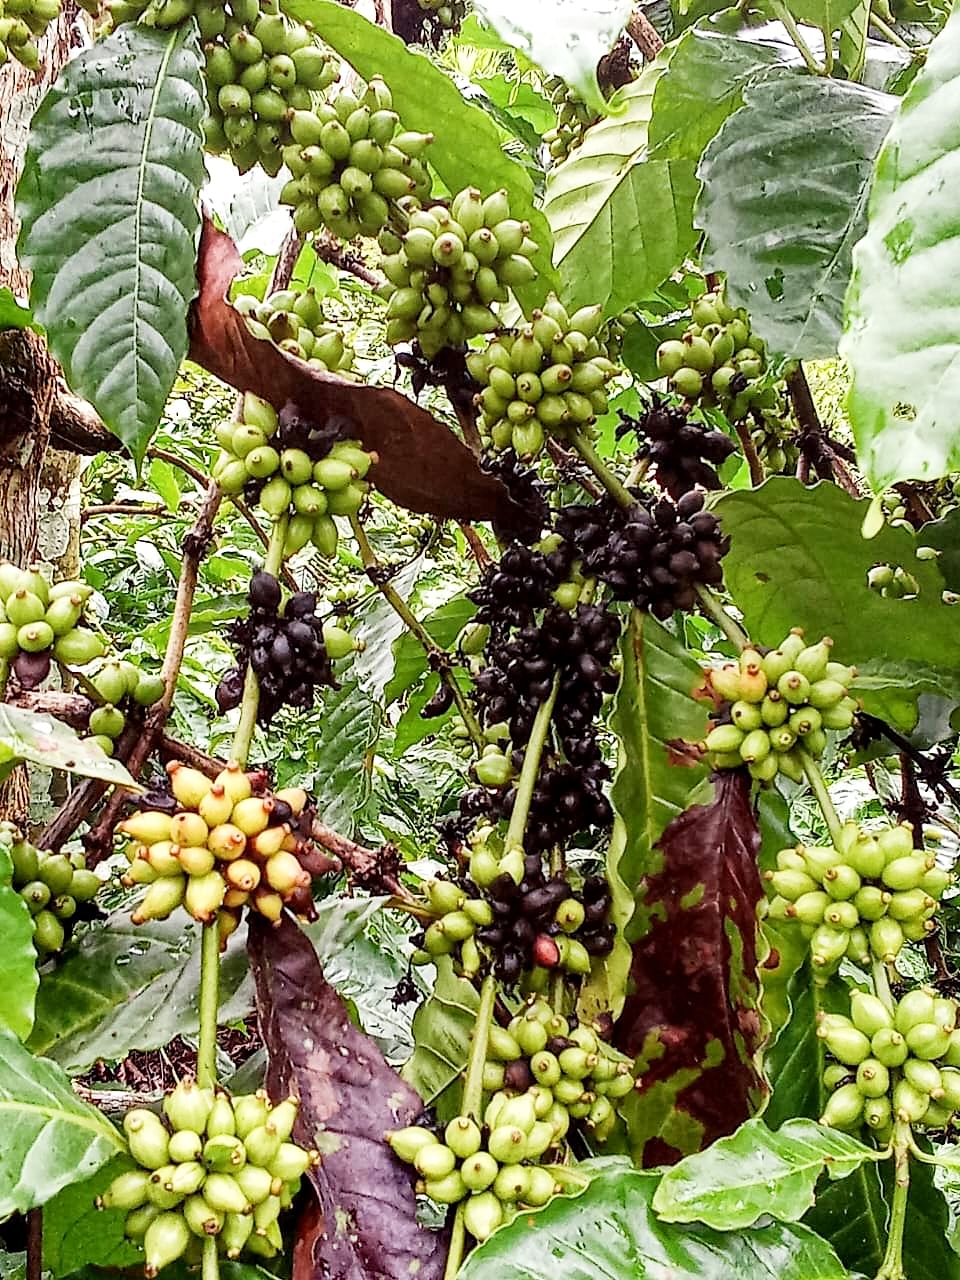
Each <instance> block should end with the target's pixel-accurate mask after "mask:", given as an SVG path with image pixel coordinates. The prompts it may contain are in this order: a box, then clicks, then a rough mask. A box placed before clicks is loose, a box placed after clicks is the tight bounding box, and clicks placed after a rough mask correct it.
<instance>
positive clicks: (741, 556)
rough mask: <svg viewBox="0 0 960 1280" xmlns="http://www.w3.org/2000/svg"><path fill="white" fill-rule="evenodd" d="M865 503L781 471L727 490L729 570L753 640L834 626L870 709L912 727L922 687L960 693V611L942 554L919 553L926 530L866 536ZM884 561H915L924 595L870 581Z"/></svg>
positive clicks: (839, 652)
mask: <svg viewBox="0 0 960 1280" xmlns="http://www.w3.org/2000/svg"><path fill="white" fill-rule="evenodd" d="M868 505H869V503H868V500H867V499H865V498H864V499H856V498H851V497H850V495H849V494H847V493H844V492H843V490H842V489H840V488H839V487H838V486H837V485H834V484H825V483H824V484H818V485H815V486H814V487H813V488H811V489H808V488H806V487H804V485H802V484H801V483H800V482H799V481H797V480H793V479H789V478H788V477H785V476H784V477H774V478H773V479H771V480H768V481H767V482H766V484H763V485H761V486H760V488H759V489H753V490H743V491H741V492H739V493H730V494H727V495H726V496H725V497H723V498H721V499H720V501H719V502H718V503H717V505H716V512H717V515H718V516H719V517H720V521H721V523H722V525H723V529H724V532H725V533H727V534H729V535H730V541H731V546H730V551H729V553H728V554H727V555H726V556H725V557H724V561H723V568H724V578H725V581H726V584H727V588H728V590H729V591H730V594H731V595H732V596H733V599H734V601H735V603H736V604H737V606H738V608H740V609H741V610H742V611H743V614H744V618H745V623H746V628H747V631H748V632H749V633H750V636H751V638H752V639H753V640H754V641H755V642H756V643H758V644H763V645H777V644H779V643H780V641H781V640H782V639H783V637H784V636H785V635H786V634H787V632H788V631H789V630H790V629H791V627H797V626H799V627H803V628H805V630H806V632H807V635H809V636H813V637H815V638H817V639H819V638H820V636H823V635H828V636H831V637H832V638H833V641H834V653H835V655H836V657H837V659H838V660H839V661H841V662H849V663H851V664H855V665H856V666H857V668H858V670H859V671H860V677H859V678H858V679H857V681H856V682H855V684H854V692H855V693H856V694H857V695H858V696H859V697H860V698H861V699H862V701H863V703H864V706H865V708H866V710H867V711H868V712H870V713H871V714H875V715H878V716H880V717H881V718H884V717H886V716H889V717H891V718H892V721H893V723H894V724H895V725H897V727H899V728H901V729H906V730H909V729H911V728H912V727H913V725H914V724H915V723H916V717H917V710H916V702H917V697H918V696H919V695H920V694H921V693H927V692H937V693H943V694H947V695H949V696H953V697H955V698H956V699H957V700H958V701H960V680H958V677H957V671H958V669H960V617H958V615H957V613H956V611H955V610H954V609H953V608H952V607H951V606H949V605H945V604H944V603H943V601H942V598H941V596H942V592H943V586H944V584H943V578H942V577H941V575H940V571H939V569H938V568H937V565H936V562H935V561H933V560H918V559H917V558H916V549H917V546H918V545H921V543H922V538H921V537H918V536H917V535H916V534H914V533H913V532H912V531H910V530H908V529H902V528H898V529H894V528H892V527H890V526H889V525H886V526H884V528H883V529H881V530H880V532H879V533H878V534H877V536H876V537H875V538H873V539H872V540H871V541H869V542H866V541H864V540H863V538H861V536H860V527H861V525H862V523H863V518H864V516H865V514H866V510H867V507H868ZM876 564H890V565H904V566H905V567H907V568H908V569H909V571H910V573H912V574H913V576H914V577H915V578H916V580H917V583H918V586H919V594H918V595H917V596H916V597H915V598H914V599H904V600H893V599H885V598H884V597H882V596H880V595H879V594H878V593H877V592H875V591H871V590H870V589H869V588H868V586H867V574H868V572H869V571H870V569H871V567H872V566H873V565H876Z"/></svg>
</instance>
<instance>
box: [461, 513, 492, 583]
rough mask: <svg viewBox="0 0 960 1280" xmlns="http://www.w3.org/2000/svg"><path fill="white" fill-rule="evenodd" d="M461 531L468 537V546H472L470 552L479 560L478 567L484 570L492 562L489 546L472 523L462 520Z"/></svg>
mask: <svg viewBox="0 0 960 1280" xmlns="http://www.w3.org/2000/svg"><path fill="white" fill-rule="evenodd" d="M460 532H461V533H462V534H463V536H464V538H466V541H467V546H468V547H469V548H470V554H471V555H472V556H473V558H474V560H476V562H477V567H478V568H479V569H480V570H481V571H482V570H484V569H486V568H487V567H488V565H489V564H490V563H491V561H490V555H489V553H488V552H487V548H486V547H485V546H484V545H483V539H482V538H481V537H480V535H479V533H477V531H476V529H475V528H474V527H473V525H472V524H466V523H465V522H464V521H463V520H461V521H460Z"/></svg>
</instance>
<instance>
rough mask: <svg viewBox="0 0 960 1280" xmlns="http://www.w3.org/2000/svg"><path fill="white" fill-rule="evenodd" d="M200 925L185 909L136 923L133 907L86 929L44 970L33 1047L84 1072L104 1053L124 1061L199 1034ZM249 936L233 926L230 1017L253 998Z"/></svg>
mask: <svg viewBox="0 0 960 1280" xmlns="http://www.w3.org/2000/svg"><path fill="white" fill-rule="evenodd" d="M199 932H200V930H199V926H198V925H196V924H194V923H193V922H192V921H189V922H188V921H186V920H185V919H184V917H183V916H182V915H181V914H180V913H177V914H175V915H173V916H171V918H170V919H169V920H155V921H151V922H150V923H149V924H142V925H134V924H131V923H130V913H129V910H124V911H117V912H114V914H113V915H111V916H110V917H108V919H107V920H106V921H105V922H104V924H103V926H102V927H93V928H91V929H89V930H87V931H85V932H84V933H83V935H82V936H81V937H80V939H79V940H78V942H77V943H76V944H75V946H71V948H70V949H69V950H68V952H67V953H66V955H65V956H64V957H63V959H61V961H60V962H59V963H58V965H57V967H56V968H55V969H53V970H52V971H51V972H49V973H46V974H44V976H43V979H42V981H41V983H40V990H39V992H38V994H37V1011H36V1022H35V1024H34V1028H33V1034H32V1035H31V1037H30V1040H29V1047H30V1049H31V1050H32V1051H33V1052H34V1053H38V1054H44V1055H45V1056H46V1057H48V1058H52V1059H53V1061H54V1062H56V1063H58V1064H59V1065H60V1066H61V1067H62V1068H63V1069H64V1070H65V1071H67V1072H69V1074H70V1075H80V1074H82V1073H83V1072H85V1071H88V1070H89V1069H90V1067H91V1066H92V1065H93V1064H94V1063H95V1062H96V1061H98V1060H99V1059H105V1060H106V1061H108V1062H113V1061H117V1060H120V1059H123V1058H125V1057H126V1056H127V1054H128V1053H130V1052H131V1051H132V1050H134V1049H141V1050H149V1049H158V1048H160V1047H161V1046H162V1045H165V1044H168V1043H169V1042H170V1041H171V1040H172V1039H173V1038H174V1037H175V1036H178V1035H191V1034H195V1033H196V1029H197V1008H196V1003H197V1002H196V992H197V987H198V983H199V980H200V946H199V936H198V935H199ZM245 940H246V930H245V929H241V930H239V931H238V932H237V933H236V934H234V935H233V937H232V938H231V939H230V941H229V944H228V947H227V952H226V955H225V956H224V957H223V959H222V962H221V965H220V991H221V1000H222V1003H221V1007H220V1019H221V1022H223V1023H229V1022H231V1021H233V1020H234V1019H236V1018H238V1017H243V1016H244V1015H245V1014H247V1013H248V1012H249V1011H250V1009H251V1008H252V1005H253V992H252V989H251V985H250V982H249V979H248V977H247V963H246V952H245V949H244V946H245Z"/></svg>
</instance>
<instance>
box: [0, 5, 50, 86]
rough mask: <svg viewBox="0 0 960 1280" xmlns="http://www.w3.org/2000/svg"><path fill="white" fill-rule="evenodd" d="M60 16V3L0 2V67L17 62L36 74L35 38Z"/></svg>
mask: <svg viewBox="0 0 960 1280" xmlns="http://www.w3.org/2000/svg"><path fill="white" fill-rule="evenodd" d="M59 13H60V0H0V67H2V66H3V64H4V63H5V62H6V61H7V59H8V58H16V60H17V62H19V63H21V64H22V65H23V66H25V67H26V68H27V69H28V70H29V71H37V70H39V68H40V50H39V49H38V48H37V45H36V37H37V36H42V35H43V33H44V32H45V31H46V29H47V27H48V26H49V25H50V23H51V22H54V21H56V19H57V17H58V16H59Z"/></svg>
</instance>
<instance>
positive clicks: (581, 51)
mask: <svg viewBox="0 0 960 1280" xmlns="http://www.w3.org/2000/svg"><path fill="white" fill-rule="evenodd" d="M473 7H474V10H475V12H476V14H477V17H478V18H480V20H481V21H482V22H485V23H486V24H487V26H489V27H491V28H492V29H493V30H494V31H495V32H496V33H497V35H498V36H499V37H500V39H501V40H503V42H504V43H505V44H507V45H508V46H509V47H510V48H512V49H516V50H518V51H519V52H520V53H522V54H524V55H525V56H526V57H528V58H529V59H530V60H531V62H535V63H536V64H537V65H538V66H540V67H542V68H543V70H544V71H548V72H549V73H550V74H551V75H554V76H559V77H560V78H561V80H565V81H566V83H567V84H568V85H569V86H570V88H571V89H573V90H574V92H575V93H576V94H577V96H578V97H579V98H582V99H583V101H584V102H586V103H587V104H588V105H589V106H591V107H593V109H594V110H595V111H596V112H597V114H598V115H602V114H605V113H606V112H607V110H608V106H607V102H606V100H605V98H604V96H603V94H602V93H601V91H600V86H599V84H598V83H597V63H598V62H599V61H600V59H601V58H602V57H604V56H605V55H606V54H607V53H609V52H610V50H611V49H612V48H613V46H614V44H615V43H616V41H617V38H618V37H619V35H620V33H621V32H622V31H623V28H624V25H625V24H626V21H627V19H628V18H629V17H630V10H631V8H632V7H633V6H632V0H550V3H546V4H545V3H543V2H542V0H541V3H540V4H527V5H518V4H515V3H514V2H513V0H474V5H473Z"/></svg>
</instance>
